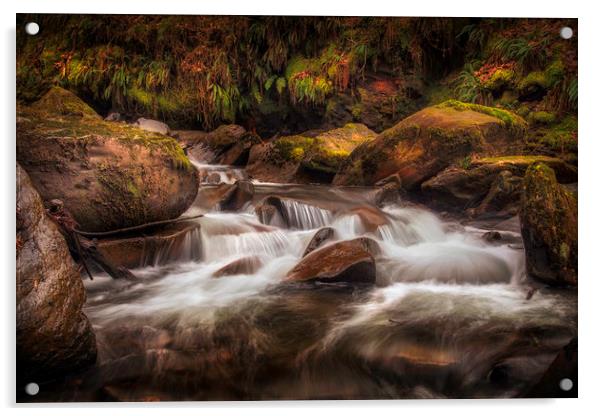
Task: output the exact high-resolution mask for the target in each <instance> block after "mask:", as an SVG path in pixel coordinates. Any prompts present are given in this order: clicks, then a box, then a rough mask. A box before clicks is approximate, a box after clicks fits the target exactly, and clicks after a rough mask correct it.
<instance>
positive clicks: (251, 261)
mask: <svg viewBox="0 0 602 416" xmlns="http://www.w3.org/2000/svg"><path fill="white" fill-rule="evenodd" d="M260 267H261V260H260V259H259V257H257V256H247V257H243V258H241V259H238V260H234V261H233V262H232V263H228V264H226V265H225V266H224V267H222V268H221V269H219V270H217V271H216V272H215V273H213V277H224V276H234V275H237V274H253V273H255V272H256V271H257V270H259V268H260Z"/></svg>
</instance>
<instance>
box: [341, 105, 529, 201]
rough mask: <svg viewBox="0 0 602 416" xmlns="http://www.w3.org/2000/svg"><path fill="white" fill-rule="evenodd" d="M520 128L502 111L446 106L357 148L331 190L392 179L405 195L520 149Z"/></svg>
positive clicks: (519, 122) (428, 110)
mask: <svg viewBox="0 0 602 416" xmlns="http://www.w3.org/2000/svg"><path fill="white" fill-rule="evenodd" d="M526 126H527V124H526V122H525V121H524V120H523V119H522V118H521V117H519V116H517V115H516V114H513V113H511V112H509V111H506V110H501V109H497V108H491V107H485V106H480V105H476V104H466V103H461V102H459V101H455V100H450V101H446V102H444V103H442V104H439V105H437V106H434V107H428V108H425V109H423V110H421V111H419V112H417V113H415V114H413V115H411V116H410V117H407V118H405V119H404V120H402V121H401V122H399V123H398V124H396V125H395V126H393V127H392V128H390V129H388V130H385V131H384V132H382V133H381V134H379V135H378V136H377V137H376V139H374V140H372V141H370V142H368V143H365V144H363V145H362V146H359V147H357V148H356V149H355V150H354V151H353V152H352V153H351V155H350V156H349V157H348V158H347V159H346V161H345V162H344V163H343V164H342V167H341V169H340V170H339V172H338V173H337V175H336V176H335V178H334V181H333V183H334V184H335V185H372V184H374V183H376V182H378V181H380V180H381V179H383V178H386V177H388V176H390V175H393V174H397V175H399V178H400V180H401V185H402V187H403V189H405V190H415V189H416V188H418V187H419V186H420V184H421V183H422V182H424V181H425V180H428V179H429V178H431V177H433V176H434V175H436V174H437V173H438V172H440V171H442V170H443V169H445V168H446V167H448V166H450V165H452V164H454V163H458V162H459V161H461V160H463V159H465V158H466V157H468V156H469V155H471V154H473V153H477V154H482V155H487V156H494V155H498V154H503V153H510V152H512V151H514V150H515V149H518V148H520V147H522V144H523V143H522V141H523V137H524V133H525V129H526Z"/></svg>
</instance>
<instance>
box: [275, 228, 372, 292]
mask: <svg viewBox="0 0 602 416" xmlns="http://www.w3.org/2000/svg"><path fill="white" fill-rule="evenodd" d="M378 251H379V248H378V243H377V242H376V241H374V240H372V239H370V238H365V237H362V238H356V239H355V240H348V241H341V242H338V243H334V244H331V245H328V246H326V247H324V248H321V249H318V250H315V251H313V252H311V253H310V254H308V255H307V256H306V257H304V258H303V259H302V260H301V261H300V262H299V263H298V264H297V265H296V266H295V267H294V268H293V269H292V270H291V271H290V272H288V274H287V276H286V278H285V281H287V282H304V281H316V282H332V283H334V282H348V283H374V282H375V281H376V265H375V261H374V254H376V253H378Z"/></svg>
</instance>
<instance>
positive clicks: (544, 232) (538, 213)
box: [519, 163, 578, 286]
mask: <svg viewBox="0 0 602 416" xmlns="http://www.w3.org/2000/svg"><path fill="white" fill-rule="evenodd" d="M519 214H520V222H521V233H522V236H523V241H524V244H525V253H526V260H527V272H528V273H529V275H531V276H533V277H534V278H537V279H539V280H541V281H543V282H545V283H548V284H553V285H571V286H576V285H577V244H578V241H577V200H576V198H575V196H574V195H573V194H571V193H570V192H569V191H567V190H565V189H564V188H563V187H562V186H560V185H559V184H558V182H557V181H556V175H555V174H554V170H552V169H551V168H550V167H549V166H547V165H546V164H545V163H534V164H532V165H531V166H530V167H529V169H528V170H527V173H526V175H525V179H524V193H523V198H522V203H521V209H520V213H519Z"/></svg>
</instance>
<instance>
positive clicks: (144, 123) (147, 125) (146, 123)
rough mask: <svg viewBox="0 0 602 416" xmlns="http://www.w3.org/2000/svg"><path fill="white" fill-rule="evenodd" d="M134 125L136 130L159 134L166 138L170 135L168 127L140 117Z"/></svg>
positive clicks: (159, 122)
mask: <svg viewBox="0 0 602 416" xmlns="http://www.w3.org/2000/svg"><path fill="white" fill-rule="evenodd" d="M135 124H136V126H137V127H138V128H140V129H142V130H146V131H150V132H151V133H159V134H162V135H164V136H168V135H169V134H170V130H169V126H168V125H167V124H165V123H163V122H161V121H158V120H151V119H148V118H143V117H140V118H139V119H138V120H136V123H135Z"/></svg>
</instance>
